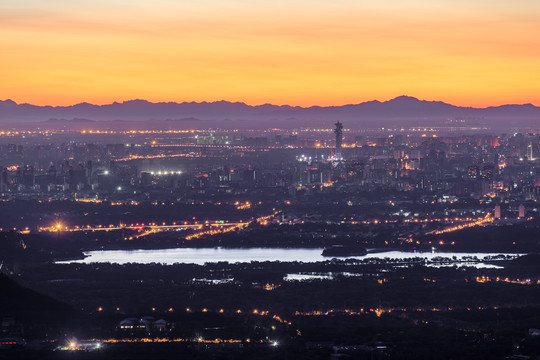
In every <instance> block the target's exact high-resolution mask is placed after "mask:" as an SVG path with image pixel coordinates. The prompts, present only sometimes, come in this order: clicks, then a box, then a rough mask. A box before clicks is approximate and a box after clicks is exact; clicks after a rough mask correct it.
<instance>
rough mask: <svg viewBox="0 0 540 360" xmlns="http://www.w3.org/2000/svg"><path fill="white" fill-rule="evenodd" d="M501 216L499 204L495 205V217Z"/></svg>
mask: <svg viewBox="0 0 540 360" xmlns="http://www.w3.org/2000/svg"><path fill="white" fill-rule="evenodd" d="M500 218H501V206H500V205H495V219H500Z"/></svg>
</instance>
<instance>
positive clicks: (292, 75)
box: [0, 0, 540, 107]
mask: <svg viewBox="0 0 540 360" xmlns="http://www.w3.org/2000/svg"><path fill="white" fill-rule="evenodd" d="M539 19H540V2H538V1H535V0H516V1H514V2H513V4H510V3H509V2H507V1H504V0H491V1H487V0H471V1H465V0H431V1H428V0H411V1H400V0H388V1H386V2H384V3H381V2H375V1H367V0H356V1H353V0H336V1H334V2H332V3H327V2H324V1H321V0H312V1H306V0H290V1H284V0H275V1H272V2H270V1H264V0H252V1H245V0H199V1H196V2H195V1H193V2H191V3H188V2H185V1H183V2H179V1H173V0H155V1H153V2H149V1H143V0H134V1H126V0H110V1H105V0H96V1H92V2H89V1H76V0H75V1H67V0H52V1H48V2H43V1H38V0H19V1H17V2H11V1H8V0H0V49H2V54H1V56H0V80H1V81H0V99H11V100H13V101H16V102H17V103H31V104H35V105H54V106H58V105H73V104H77V103H81V102H88V103H92V104H99V105H102V104H109V103H113V102H115V101H116V102H122V101H127V100H133V99H144V100H148V101H151V102H169V101H174V102H183V101H188V102H190V101H196V102H202V101H208V102H213V101H220V100H225V101H231V102H244V103H246V104H249V105H259V104H265V103H270V104H275V105H292V106H313V105H320V106H332V105H335V106H339V105H344V104H356V103H361V102H365V101H370V100H375V99H376V100H379V101H385V100H389V99H392V98H395V97H397V96H400V95H408V96H413V97H416V98H419V99H426V100H433V101H443V102H446V103H450V104H453V105H458V106H473V107H486V106H497V105H503V104H525V103H532V104H536V105H540V65H539V64H540V20H539Z"/></svg>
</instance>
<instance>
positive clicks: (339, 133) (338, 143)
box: [334, 121, 343, 160]
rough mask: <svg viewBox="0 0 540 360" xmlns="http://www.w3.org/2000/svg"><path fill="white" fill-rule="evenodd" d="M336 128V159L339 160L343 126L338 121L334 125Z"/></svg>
mask: <svg viewBox="0 0 540 360" xmlns="http://www.w3.org/2000/svg"><path fill="white" fill-rule="evenodd" d="M334 125H336V128H335V129H334V132H335V133H336V159H339V160H341V144H343V124H342V123H340V122H339V121H338V122H337V123H335V124H334Z"/></svg>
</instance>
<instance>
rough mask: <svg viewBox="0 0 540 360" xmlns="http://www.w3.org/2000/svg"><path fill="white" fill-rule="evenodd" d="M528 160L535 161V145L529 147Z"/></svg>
mask: <svg viewBox="0 0 540 360" xmlns="http://www.w3.org/2000/svg"><path fill="white" fill-rule="evenodd" d="M527 160H534V156H533V145H532V144H529V145H528V146H527Z"/></svg>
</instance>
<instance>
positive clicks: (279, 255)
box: [58, 248, 516, 265]
mask: <svg viewBox="0 0 540 360" xmlns="http://www.w3.org/2000/svg"><path fill="white" fill-rule="evenodd" d="M321 253H322V249H283V248H249V249H224V248H203V249H195V248H177V249H161V250H129V251H123V250H103V251H90V252H87V253H85V255H87V257H86V258H85V259H82V260H72V261H60V262H58V263H86V264H89V263H107V262H109V263H116V264H127V263H139V264H149V263H162V264H168V265H170V264H177V263H184V264H198V265H203V264H205V263H215V262H221V261H226V262H230V263H237V262H251V261H261V262H262V261H282V262H293V261H301V262H318V261H326V260H330V258H328V257H324V256H322V255H321ZM498 255H500V254H497V253H437V252H421V253H420V252H404V251H387V252H376V253H368V254H367V255H364V256H351V257H350V258H355V259H385V258H390V259H401V260H406V259H412V258H424V259H427V260H431V261H434V260H437V258H440V257H444V258H446V259H452V258H454V259H455V260H454V261H456V262H460V261H467V260H468V259H471V258H474V257H476V258H477V259H478V260H482V259H484V258H485V257H494V256H498ZM506 255H507V256H516V255H515V254H506ZM340 259H345V258H340ZM476 261H477V260H476V259H475V261H473V262H476Z"/></svg>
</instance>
